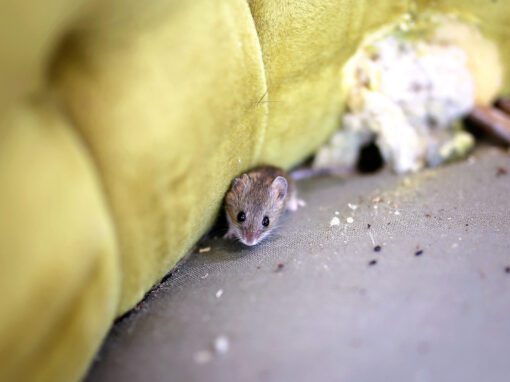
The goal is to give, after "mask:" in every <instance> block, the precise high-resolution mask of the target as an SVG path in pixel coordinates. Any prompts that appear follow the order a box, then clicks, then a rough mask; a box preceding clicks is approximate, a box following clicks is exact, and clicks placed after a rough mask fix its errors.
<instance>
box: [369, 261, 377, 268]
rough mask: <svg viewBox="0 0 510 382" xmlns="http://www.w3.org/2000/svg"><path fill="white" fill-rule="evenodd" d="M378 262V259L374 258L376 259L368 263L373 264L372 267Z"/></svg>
mask: <svg viewBox="0 0 510 382" xmlns="http://www.w3.org/2000/svg"><path fill="white" fill-rule="evenodd" d="M376 264H377V260H375V259H374V260H370V261H369V262H368V265H369V266H371V267H372V266H374V265H376Z"/></svg>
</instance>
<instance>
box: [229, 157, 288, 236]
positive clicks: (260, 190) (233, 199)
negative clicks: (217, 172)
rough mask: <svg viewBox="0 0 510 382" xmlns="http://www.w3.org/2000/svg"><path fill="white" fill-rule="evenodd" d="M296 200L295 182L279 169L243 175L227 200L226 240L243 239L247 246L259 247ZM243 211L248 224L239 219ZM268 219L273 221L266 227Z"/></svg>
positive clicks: (233, 185) (253, 171) (255, 169)
mask: <svg viewBox="0 0 510 382" xmlns="http://www.w3.org/2000/svg"><path fill="white" fill-rule="evenodd" d="M279 177H280V178H279ZM282 178H283V179H282ZM294 199H295V185H294V182H293V180H292V179H291V178H290V176H288V175H287V173H285V171H283V170H281V169H279V168H276V167H272V166H261V167H257V168H254V169H253V170H251V171H249V172H247V173H245V174H242V175H241V176H240V177H237V178H235V179H234V181H233V182H232V187H231V188H230V190H229V191H228V192H227V195H226V197H225V208H226V215H227V220H228V223H229V231H228V233H227V235H226V237H229V238H236V239H239V240H240V241H241V242H243V243H244V244H246V245H255V244H258V243H259V242H260V241H262V240H263V239H264V238H265V237H267V236H268V235H269V234H270V233H271V231H272V230H273V229H274V228H275V226H276V225H277V223H278V221H279V218H280V216H281V215H282V213H283V212H284V211H285V209H287V208H288V207H289V202H290V201H291V200H294ZM240 211H243V212H244V213H245V215H246V220H245V221H244V222H238V220H237V216H238V214H239V212H240ZM265 216H267V217H268V218H269V226H268V227H264V226H263V224H262V221H263V219H264V217H265Z"/></svg>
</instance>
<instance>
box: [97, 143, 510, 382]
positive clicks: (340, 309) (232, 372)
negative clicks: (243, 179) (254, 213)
mask: <svg viewBox="0 0 510 382" xmlns="http://www.w3.org/2000/svg"><path fill="white" fill-rule="evenodd" d="M500 167H504V168H508V169H509V171H510V156H509V155H508V154H507V153H505V152H503V151H501V150H496V149H489V150H483V151H481V152H478V153H477V154H476V155H475V156H474V158H471V159H470V160H468V161H465V162H463V163H458V164H454V165H451V166H447V167H443V168H440V169H437V170H430V171H425V172H422V173H420V174H417V175H413V176H410V177H396V176H394V175H391V174H388V173H382V174H379V175H375V176H365V177H358V178H355V179H351V180H349V181H339V180H335V179H316V180H312V181H307V182H304V183H302V184H301V185H300V189H301V196H302V197H303V198H304V199H305V200H306V201H307V203H308V205H307V206H306V207H305V208H303V209H302V210H300V211H298V212H297V213H295V214H292V215H289V216H288V217H287V218H286V222H285V224H284V225H283V227H282V229H281V230H280V231H279V232H278V234H277V235H275V237H274V238H272V239H271V240H270V241H268V242H266V243H264V244H262V245H260V246H258V247H256V248H253V249H247V248H242V247H241V246H238V245H236V244H231V243H227V242H224V241H222V240H220V239H217V240H211V241H210V242H208V243H205V244H203V245H201V246H202V247H207V246H210V247H211V250H210V252H206V253H202V254H198V253H195V254H193V255H192V257H191V258H190V259H189V260H188V261H187V262H186V263H185V264H184V265H182V266H181V267H180V268H179V269H178V271H177V272H174V273H173V274H172V276H171V277H170V278H169V279H168V280H167V281H165V282H164V283H163V284H162V285H161V286H160V287H159V288H158V289H157V290H155V291H154V292H152V294H151V295H150V296H149V297H148V298H147V299H146V300H145V301H144V302H143V303H142V304H141V305H140V307H139V308H138V310H137V311H136V312H134V313H132V314H131V315H129V316H128V317H126V318H125V319H123V320H122V321H120V322H119V323H118V324H117V325H116V326H115V327H114V328H113V329H112V331H111V334H110V336H109V338H108V339H107V341H106V343H105V345H104V347H103V349H102V351H101V352H100V354H99V355H98V358H97V361H96V363H95V365H94V366H93V367H92V369H91V371H90V374H89V376H88V381H121V380H122V381H208V382H209V381H212V382H215V381H259V380H260V381H310V380H314V381H420V382H421V381H463V382H466V381H509V380H510V272H509V273H507V272H506V271H505V268H506V267H508V266H510V235H509V234H510V215H509V208H510V174H508V175H504V174H503V172H504V171H503V169H499V171H498V168H500ZM498 172H499V174H498ZM348 203H351V204H352V206H351V207H352V208H351V207H349V205H348ZM356 207H357V208H356ZM353 208H355V209H353ZM335 211H337V213H338V218H339V219H340V225H338V226H330V222H331V220H332V218H334V217H335V216H336V215H335ZM348 217H352V218H353V222H352V223H347V222H346V221H347V220H346V219H347V218H348ZM368 224H370V225H371V228H368ZM370 235H372V237H373V240H374V243H373V242H372V239H371V237H370ZM374 244H375V245H380V246H381V247H382V249H381V251H380V252H375V251H374ZM418 250H422V251H423V253H422V254H421V255H419V256H416V252H417V251H418ZM372 260H377V263H376V264H375V265H370V262H371V261H372ZM279 264H281V265H279ZM509 271H510V270H509ZM220 290H221V291H222V294H221V292H218V291H220ZM220 294H221V296H220ZM218 337H220V338H222V339H221V340H220V341H219V342H220V343H217V344H216V348H215V341H216V339H217V338H218ZM225 342H227V343H226V344H225ZM226 345H228V349H226Z"/></svg>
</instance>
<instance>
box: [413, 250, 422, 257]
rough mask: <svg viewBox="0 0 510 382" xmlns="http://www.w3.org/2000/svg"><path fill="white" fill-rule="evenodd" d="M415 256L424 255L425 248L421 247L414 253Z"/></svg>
mask: <svg viewBox="0 0 510 382" xmlns="http://www.w3.org/2000/svg"><path fill="white" fill-rule="evenodd" d="M414 255H415V256H421V255H423V249H419V250H417V251H416V252H415V253H414Z"/></svg>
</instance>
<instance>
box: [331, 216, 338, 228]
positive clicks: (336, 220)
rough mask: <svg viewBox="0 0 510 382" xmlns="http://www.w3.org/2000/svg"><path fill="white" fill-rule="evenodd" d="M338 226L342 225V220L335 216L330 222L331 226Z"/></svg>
mask: <svg viewBox="0 0 510 382" xmlns="http://www.w3.org/2000/svg"><path fill="white" fill-rule="evenodd" d="M336 225H340V219H339V218H338V217H337V216H335V217H334V218H333V219H331V221H330V222H329V226H330V227H333V226H336Z"/></svg>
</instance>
